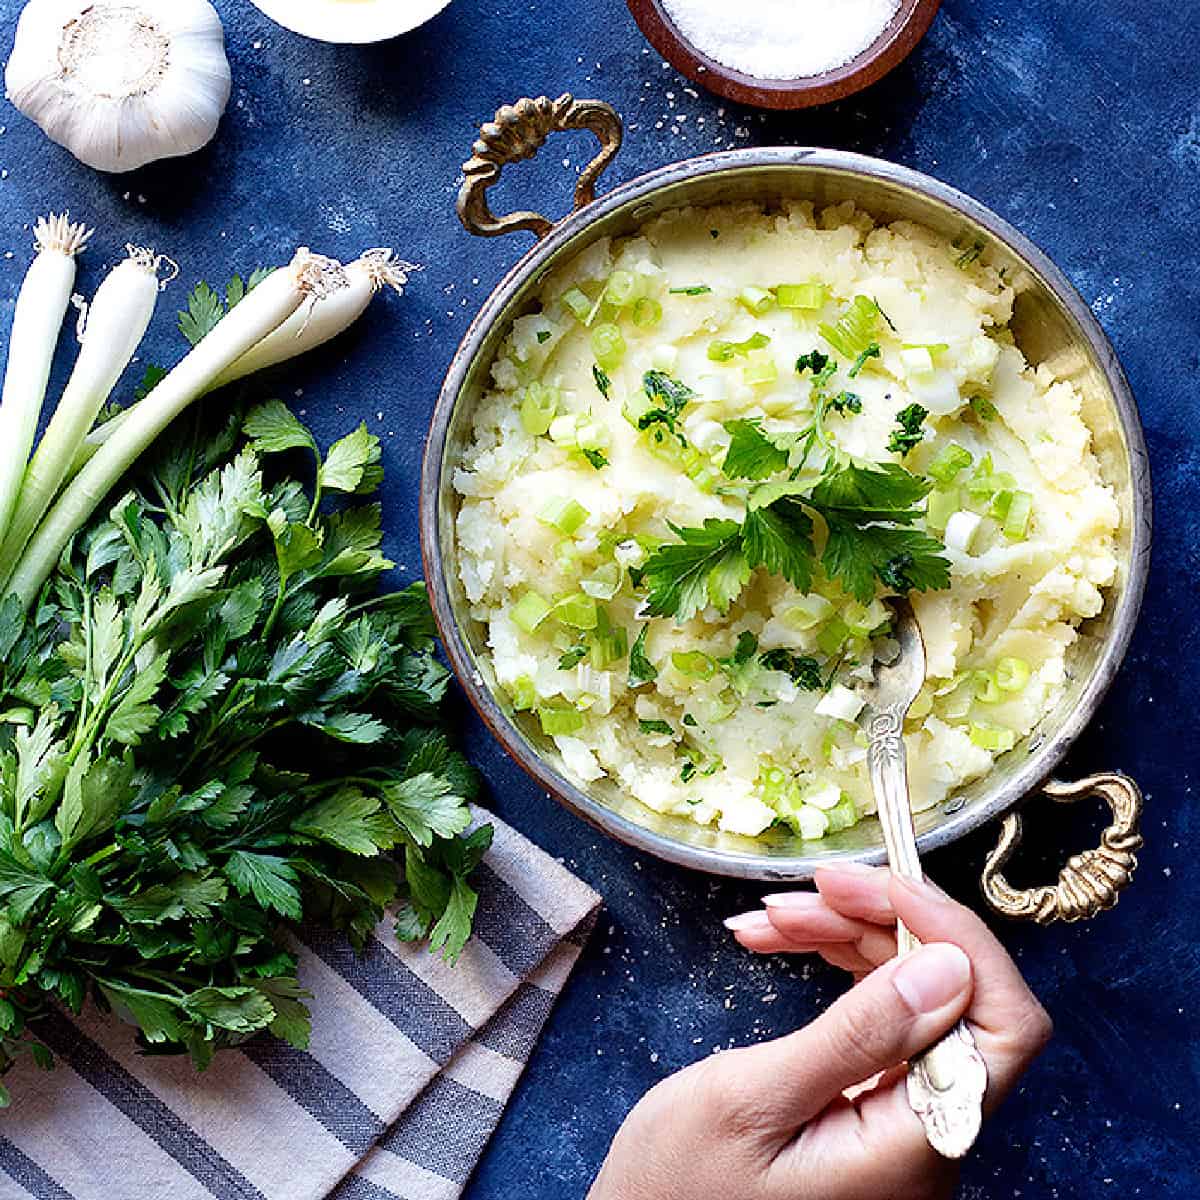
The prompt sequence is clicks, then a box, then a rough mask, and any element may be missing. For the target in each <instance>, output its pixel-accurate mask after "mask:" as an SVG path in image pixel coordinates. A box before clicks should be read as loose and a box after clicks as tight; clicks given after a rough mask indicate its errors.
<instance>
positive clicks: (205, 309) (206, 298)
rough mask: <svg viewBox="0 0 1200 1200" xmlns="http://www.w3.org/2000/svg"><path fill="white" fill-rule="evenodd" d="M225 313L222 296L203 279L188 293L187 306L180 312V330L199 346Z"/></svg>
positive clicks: (189, 341) (189, 340)
mask: <svg viewBox="0 0 1200 1200" xmlns="http://www.w3.org/2000/svg"><path fill="white" fill-rule="evenodd" d="M224 315H225V305H224V304H222V303H221V297H220V296H218V295H217V293H216V292H214V291H213V289H212V288H211V287H209V285H208V284H207V283H205V282H204V281H203V280H201V281H200V282H199V283H198V284H196V286H195V287H194V288H192V290H191V292H190V293H189V294H188V299H187V308H186V310H185V311H183V312H181V313H180V314H179V318H178V323H179V332H180V333H182V334H183V336H184V337H185V338H186V339H187V341H188V344H189V345H191V346H198V345H199V344H200V342H202V341H203V340H204V338H205V337H207V336H208V334H210V333H212V331H213V330H214V329H215V328H216V327H217V322H218V321H219V320H220V319H221V318H222V317H223V316H224Z"/></svg>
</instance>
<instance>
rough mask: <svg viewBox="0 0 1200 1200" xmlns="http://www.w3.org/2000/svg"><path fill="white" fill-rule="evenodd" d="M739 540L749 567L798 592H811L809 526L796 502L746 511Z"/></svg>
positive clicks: (813, 555)
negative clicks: (777, 578)
mask: <svg viewBox="0 0 1200 1200" xmlns="http://www.w3.org/2000/svg"><path fill="white" fill-rule="evenodd" d="M742 540H743V547H744V551H745V555H746V561H747V562H748V563H749V564H750V566H752V567H765V568H766V569H767V570H768V571H769V572H770V573H771V574H772V575H782V576H783V577H784V579H786V580H787V581H788V582H789V583H790V584H792V585H793V586H794V587H796V588H798V589H799V590H800V591H802V592H807V591H809V589H811V587H812V583H813V569H814V567H815V566H816V551H815V550H814V549H813V523H812V518H811V517H810V516H809V515H808V514H807V513H806V512H805V511H804V508H803V507H802V506H801V504H800V502H799V501H798V500H795V499H793V498H791V497H782V498H781V499H779V500H776V501H775V503H774V504H771V505H769V506H768V507H766V508H757V509H752V510H750V511H749V512H747V514H746V522H745V524H744V525H743V527H742Z"/></svg>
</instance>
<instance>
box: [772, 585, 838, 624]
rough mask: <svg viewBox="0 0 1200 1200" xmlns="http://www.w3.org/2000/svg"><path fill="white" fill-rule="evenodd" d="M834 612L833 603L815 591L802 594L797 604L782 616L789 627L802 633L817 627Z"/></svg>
mask: <svg viewBox="0 0 1200 1200" xmlns="http://www.w3.org/2000/svg"><path fill="white" fill-rule="evenodd" d="M832 613H833V604H832V603H831V602H830V601H829V600H826V599H825V597H824V596H818V595H817V594H816V593H815V592H812V593H810V594H809V595H807V596H801V597H800V598H799V599H798V600H797V601H796V603H795V604H793V605H792V606H791V607H790V608H789V609H787V610H786V611H785V612H784V613H783V615H782V617H781V618H780V619H781V620H782V621H783V623H784V624H785V625H786V626H788V628H789V629H795V630H798V631H800V632H801V633H802V632H804V631H805V630H807V629H815V628H816V627H817V626H818V625H820V623H821V622H822V621H824V620H827V619H828V618H829V617H830V616H831V615H832Z"/></svg>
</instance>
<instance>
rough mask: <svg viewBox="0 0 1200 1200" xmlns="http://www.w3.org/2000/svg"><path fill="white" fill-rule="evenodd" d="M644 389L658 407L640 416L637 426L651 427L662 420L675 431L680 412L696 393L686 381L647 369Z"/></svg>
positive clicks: (643, 381) (644, 377)
mask: <svg viewBox="0 0 1200 1200" xmlns="http://www.w3.org/2000/svg"><path fill="white" fill-rule="evenodd" d="M642 389H643V391H645V393H646V397H647V398H648V399H649V400H650V401H651V403H653V404H656V405H657V407H655V408H652V409H650V410H649V411H648V412H645V413H643V414H642V415H641V416H640V417H639V418H638V423H637V427H638V428H639V429H649V428H650V426H651V425H654V424H657V423H658V422H660V421H661V422H662V424H664V425H665V426H666V427H667V428H668V429H669V430H670V431H671V432H672V433H674V432H675V423H676V421H677V420H678V419H679V414H680V413H681V412H683V410H684V409H685V408H686V407H687V403H688V401H689V400H691V399H692V398H693V397H694V396H695V394H696V393H695V392H693V391H692V389H691V388H690V387H688V385H687V384H686V383H683V382H681V381H680V380H678V379H673V378H672V377H671V376H670V375H668V374H666V372H664V371H647V372H646V373H645V375H643V376H642Z"/></svg>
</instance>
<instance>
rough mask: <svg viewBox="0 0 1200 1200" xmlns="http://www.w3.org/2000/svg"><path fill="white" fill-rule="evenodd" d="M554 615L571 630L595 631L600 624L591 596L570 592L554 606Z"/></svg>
mask: <svg viewBox="0 0 1200 1200" xmlns="http://www.w3.org/2000/svg"><path fill="white" fill-rule="evenodd" d="M554 615H555V617H556V618H557V619H558V620H559V621H561V622H562V623H563V624H564V625H569V626H570V627H571V628H572V629H595V628H596V626H597V625H598V624H599V623H600V610H599V606H598V605H597V604H596V601H595V600H593V599H592V597H591V596H585V595H584V594H583V593H582V592H572V593H571V595H569V596H564V597H563V598H562V599H561V600H559V601H558V602H557V603H556V604H555V605H554Z"/></svg>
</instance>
